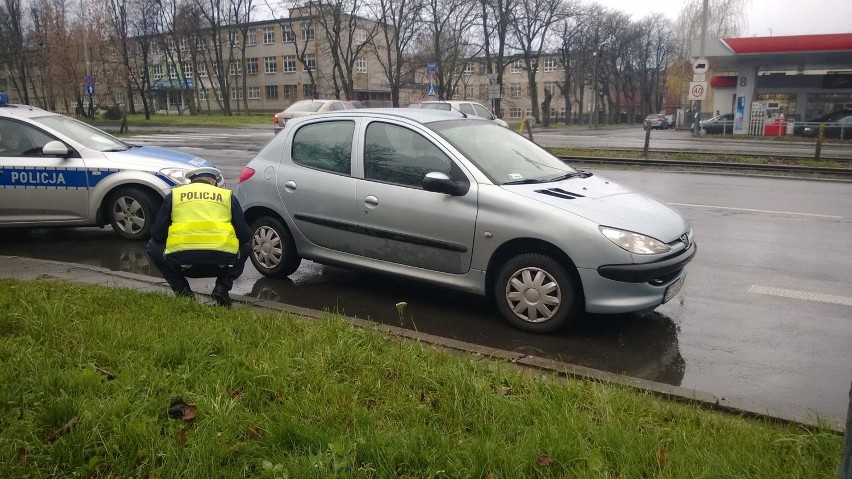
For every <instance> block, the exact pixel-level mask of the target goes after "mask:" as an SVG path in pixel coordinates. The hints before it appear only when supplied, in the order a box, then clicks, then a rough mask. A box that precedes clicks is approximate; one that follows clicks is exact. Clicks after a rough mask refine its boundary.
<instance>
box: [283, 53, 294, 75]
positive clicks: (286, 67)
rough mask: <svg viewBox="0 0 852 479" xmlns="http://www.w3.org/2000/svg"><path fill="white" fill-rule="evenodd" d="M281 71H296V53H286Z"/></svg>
mask: <svg viewBox="0 0 852 479" xmlns="http://www.w3.org/2000/svg"><path fill="white" fill-rule="evenodd" d="M281 71H282V72H284V73H295V72H296V55H284V64H283V65H281Z"/></svg>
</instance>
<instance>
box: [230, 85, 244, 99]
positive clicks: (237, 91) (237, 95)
mask: <svg viewBox="0 0 852 479" xmlns="http://www.w3.org/2000/svg"><path fill="white" fill-rule="evenodd" d="M242 99H243V89H242V88H239V87H237V88H231V100H242Z"/></svg>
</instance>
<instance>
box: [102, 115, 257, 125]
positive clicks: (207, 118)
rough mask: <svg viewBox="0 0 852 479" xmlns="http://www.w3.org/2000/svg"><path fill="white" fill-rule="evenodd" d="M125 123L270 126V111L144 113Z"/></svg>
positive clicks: (115, 121) (128, 118) (113, 123)
mask: <svg viewBox="0 0 852 479" xmlns="http://www.w3.org/2000/svg"><path fill="white" fill-rule="evenodd" d="M119 123H120V121H119V120H105V119H103V118H98V119H96V120H95V121H94V122H92V124H93V125H94V126H104V125H117V124H119ZM127 125H128V126H129V127H131V128H132V127H134V126H215V127H243V126H250V125H269V128H272V113H256V114H250V115H242V114H234V115H233V116H224V115H222V114H215V113H211V114H208V113H206V112H202V113H199V114H197V115H190V114H189V113H184V114H183V115H178V114H177V113H172V114H169V115H151V118H150V119H148V120H146V119H145V115H143V114H136V115H127Z"/></svg>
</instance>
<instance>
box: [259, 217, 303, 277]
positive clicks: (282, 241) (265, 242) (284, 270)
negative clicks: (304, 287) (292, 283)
mask: <svg viewBox="0 0 852 479" xmlns="http://www.w3.org/2000/svg"><path fill="white" fill-rule="evenodd" d="M251 230H252V235H251V262H252V264H253V265H254V267H255V268H257V270H258V271H260V273H261V274H263V275H264V276H269V277H272V278H283V277H285V276H289V275H291V274H293V273H294V272H295V271H296V270H297V269H299V264H301V262H302V258H300V257H299V254H298V252H297V251H296V244H295V243H294V242H293V236H292V235H291V234H290V230H288V229H287V227H286V226H284V224H282V223H281V221H279V220H278V218H273V217H271V216H261V217H260V218H258V219H256V220H255V221H254V222H253V223H252V225H251Z"/></svg>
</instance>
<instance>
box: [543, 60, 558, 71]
mask: <svg viewBox="0 0 852 479" xmlns="http://www.w3.org/2000/svg"><path fill="white" fill-rule="evenodd" d="M544 71H546V72H555V71H556V59H555V58H545V59H544Z"/></svg>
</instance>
